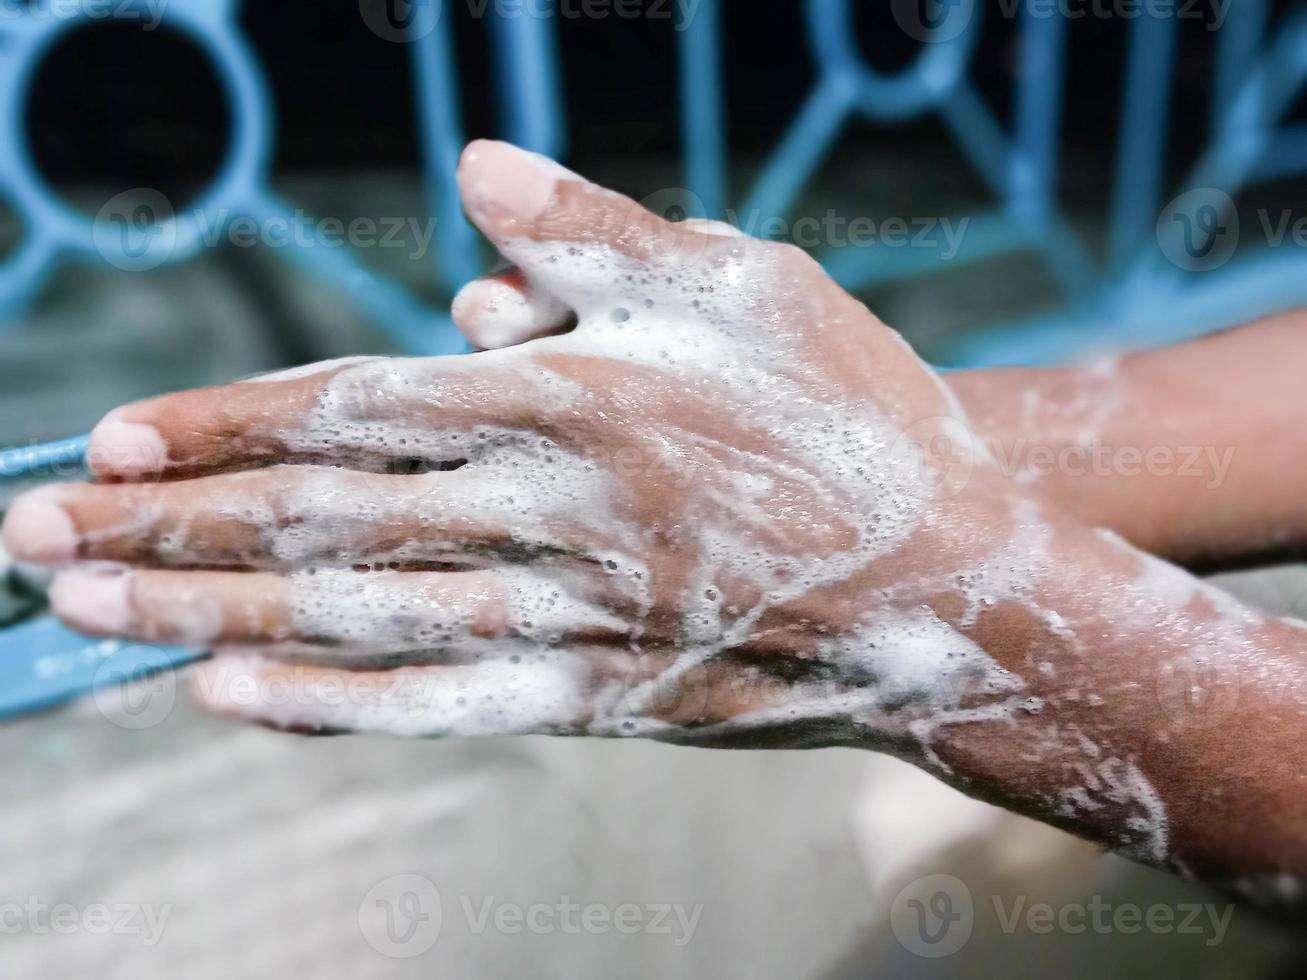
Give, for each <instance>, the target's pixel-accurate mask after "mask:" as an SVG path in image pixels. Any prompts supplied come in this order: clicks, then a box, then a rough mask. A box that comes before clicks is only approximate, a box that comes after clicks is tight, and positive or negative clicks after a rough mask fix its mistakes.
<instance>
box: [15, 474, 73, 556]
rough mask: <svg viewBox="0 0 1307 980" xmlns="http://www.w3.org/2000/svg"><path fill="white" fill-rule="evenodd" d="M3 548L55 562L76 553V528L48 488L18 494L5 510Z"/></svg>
mask: <svg viewBox="0 0 1307 980" xmlns="http://www.w3.org/2000/svg"><path fill="white" fill-rule="evenodd" d="M4 543H5V550H6V551H8V552H9V553H10V554H11V555H13V556H14V557H15V558H18V559H20V560H22V561H31V562H37V563H39V564H55V563H57V562H62V561H70V560H71V559H72V558H74V557H75V556H76V554H77V529H76V528H75V527H73V521H72V518H70V517H69V516H68V512H67V511H66V510H64V509H63V508H62V507H61V506H59V504H57V503H55V502H54V500H53V499H52V495H51V493H50V492H49V491H48V490H35V491H33V492H31V493H29V494H26V495H24V496H22V497H19V498H18V499H17V500H15V501H14V503H13V504H12V505H11V506H10V508H9V512H8V513H7V514H5V524H4Z"/></svg>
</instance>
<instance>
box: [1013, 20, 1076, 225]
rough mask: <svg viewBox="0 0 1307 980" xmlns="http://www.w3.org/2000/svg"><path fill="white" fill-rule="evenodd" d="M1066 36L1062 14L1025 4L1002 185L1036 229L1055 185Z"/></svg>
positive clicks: (1048, 210)
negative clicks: (1034, 9) (1048, 13)
mask: <svg viewBox="0 0 1307 980" xmlns="http://www.w3.org/2000/svg"><path fill="white" fill-rule="evenodd" d="M1066 37H1067V21H1066V19H1065V18H1063V17H1047V16H1043V15H1038V16H1037V15H1036V14H1034V13H1033V12H1032V11H1030V10H1029V9H1026V10H1025V13H1024V14H1023V16H1022V18H1021V44H1020V48H1019V59H1020V61H1019V64H1018V69H1017V99H1016V139H1015V141H1014V142H1015V146H1014V148H1013V152H1012V154H1011V158H1010V160H1009V167H1008V189H1009V194H1010V200H1011V206H1012V208H1013V210H1014V211H1015V212H1016V213H1017V215H1018V216H1019V217H1020V218H1021V219H1022V221H1023V222H1025V223H1026V224H1027V226H1028V227H1030V228H1031V229H1033V230H1034V231H1036V232H1042V231H1043V230H1044V229H1045V227H1046V225H1047V223H1048V221H1049V218H1050V215H1051V211H1052V207H1053V196H1054V193H1055V189H1056V188H1055V180H1056V177H1057V165H1058V156H1059V155H1058V136H1059V135H1060V133H1061V126H1060V122H1061V117H1062V97H1063V94H1064V93H1063V86H1064V84H1065V80H1064V78H1063V74H1062V69H1063V66H1064V64H1065V62H1066Z"/></svg>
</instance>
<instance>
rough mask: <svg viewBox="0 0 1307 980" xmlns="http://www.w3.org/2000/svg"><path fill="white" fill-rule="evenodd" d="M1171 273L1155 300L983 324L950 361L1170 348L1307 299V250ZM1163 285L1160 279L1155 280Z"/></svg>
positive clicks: (973, 363) (1033, 359)
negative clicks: (1200, 270) (1214, 268)
mask: <svg viewBox="0 0 1307 980" xmlns="http://www.w3.org/2000/svg"><path fill="white" fill-rule="evenodd" d="M1174 271H1175V272H1176V275H1175V277H1173V279H1172V287H1173V288H1172V289H1170V290H1157V289H1153V290H1150V291H1149V298H1148V299H1147V300H1146V301H1145V300H1141V299H1139V298H1133V299H1131V300H1127V301H1123V302H1118V303H1108V302H1103V303H1100V304H1094V305H1089V306H1084V307H1080V308H1076V309H1072V310H1067V311H1059V312H1055V313H1052V314H1046V315H1043V316H1038V317H1032V318H1030V319H1027V320H1024V321H1021V322H1019V323H1015V324H1007V325H1004V326H1000V327H995V328H991V329H988V330H977V331H974V332H972V333H969V334H967V335H965V336H963V337H960V338H958V339H957V340H956V341H955V342H953V343H952V344H951V345H950V346H949V348H948V350H947V351H946V353H945V356H944V357H943V358H942V363H943V364H944V365H945V366H947V367H992V366H996V365H1027V366H1035V365H1041V364H1060V363H1066V362H1068V361H1072V360H1074V359H1076V358H1078V357H1082V356H1084V355H1085V354H1086V353H1092V352H1094V351H1120V350H1124V349H1141V348H1148V347H1158V346H1165V345H1167V344H1174V343H1179V342H1181V341H1184V340H1190V339H1192V338H1194V337H1200V336H1202V335H1203V334H1206V333H1209V332H1211V331H1213V330H1219V329H1223V328H1225V327H1229V326H1230V325H1231V324H1235V323H1241V322H1245V321H1247V320H1250V319H1255V318H1257V317H1260V316H1269V315H1270V314H1273V313H1280V312H1283V311H1285V310H1291V309H1295V308H1297V307H1301V306H1304V305H1307V256H1304V255H1303V254H1302V253H1301V252H1294V251H1293V250H1281V251H1271V250H1267V251H1265V252H1263V253H1262V254H1260V255H1257V256H1253V257H1249V258H1247V259H1239V260H1236V261H1232V262H1230V264H1229V265H1227V266H1226V267H1225V268H1223V269H1221V270H1220V271H1219V272H1209V273H1201V274H1197V275H1191V276H1182V275H1181V274H1180V272H1179V270H1174ZM1156 285H1157V284H1156V283H1154V286H1156Z"/></svg>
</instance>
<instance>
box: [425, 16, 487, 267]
mask: <svg viewBox="0 0 1307 980" xmlns="http://www.w3.org/2000/svg"><path fill="white" fill-rule="evenodd" d="M440 8H441V4H439V3H418V4H415V5H414V9H413V22H412V24H411V26H410V30H411V32H412V37H413V40H412V41H411V42H410V44H409V47H410V48H411V50H412V54H413V72H414V74H415V75H416V77H417V89H418V91H417V95H418V106H419V112H418V128H419V131H420V132H421V134H422V146H423V159H422V162H423V166H424V168H425V172H426V179H427V193H428V195H429V196H430V209H431V214H432V215H433V216H434V217H435V219H436V243H437V247H436V255H435V257H436V259H437V260H438V261H437V263H436V265H435V273H436V277H437V280H438V281H439V282H442V283H444V284H445V285H446V286H448V287H449V288H450V289H451V290H453V289H457V288H458V287H460V286H462V285H463V284H464V283H466V282H469V281H470V280H472V279H474V278H476V276H477V275H478V274H479V273H480V272H481V268H482V263H481V259H480V257H479V256H480V248H479V242H478V240H477V236H476V232H475V231H474V230H473V229H472V227H471V225H469V224H468V223H467V221H466V220H465V219H464V218H463V204H462V201H461V199H460V198H459V193H458V181H457V179H456V174H457V171H458V157H459V154H460V153H461V152H462V150H463V144H464V143H465V142H466V139H465V137H464V134H463V123H462V114H461V113H460V112H459V110H458V95H457V93H458V85H457V82H456V80H455V74H454V54H453V45H452V44H451V42H450V37H449V32H450V30H451V28H450V23H449V22H450V18H449V17H442V16H441V10H440Z"/></svg>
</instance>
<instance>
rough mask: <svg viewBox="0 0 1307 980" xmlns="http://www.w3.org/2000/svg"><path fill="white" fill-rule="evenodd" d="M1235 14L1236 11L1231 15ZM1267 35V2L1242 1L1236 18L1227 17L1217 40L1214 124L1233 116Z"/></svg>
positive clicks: (1214, 78)
mask: <svg viewBox="0 0 1307 980" xmlns="http://www.w3.org/2000/svg"><path fill="white" fill-rule="evenodd" d="M1232 12H1234V11H1232ZM1265 32H1266V0H1239V6H1238V11H1237V13H1236V16H1233V17H1227V18H1226V20H1225V23H1224V24H1222V25H1221V29H1220V33H1219V34H1218V35H1217V38H1216V67H1215V69H1214V71H1213V72H1212V121H1213V122H1214V123H1218V124H1219V122H1220V120H1222V119H1224V118H1225V117H1226V116H1227V115H1228V114H1229V112H1230V108H1231V103H1232V102H1233V101H1234V96H1235V93H1236V91H1238V89H1239V86H1240V84H1241V83H1242V82H1243V80H1244V79H1245V78H1246V77H1247V75H1248V72H1249V70H1250V69H1251V68H1252V65H1253V62H1254V59H1255V58H1256V55H1257V46H1258V45H1259V44H1261V40H1262V35H1263V34H1264V33H1265Z"/></svg>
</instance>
